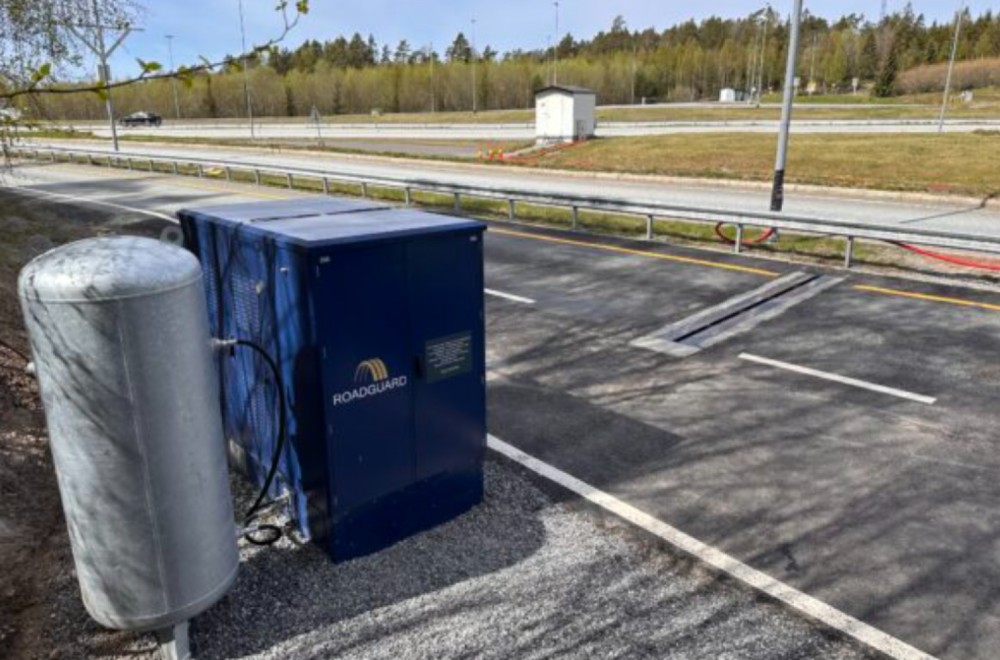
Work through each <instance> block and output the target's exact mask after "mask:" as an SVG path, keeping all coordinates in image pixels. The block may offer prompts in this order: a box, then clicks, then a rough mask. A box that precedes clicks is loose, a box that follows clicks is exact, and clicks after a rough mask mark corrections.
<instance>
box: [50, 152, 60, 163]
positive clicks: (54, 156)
mask: <svg viewBox="0 0 1000 660" xmlns="http://www.w3.org/2000/svg"><path fill="white" fill-rule="evenodd" d="M52 162H53V163H56V162H59V158H58V157H57V156H56V152H54V151H53V152H52Z"/></svg>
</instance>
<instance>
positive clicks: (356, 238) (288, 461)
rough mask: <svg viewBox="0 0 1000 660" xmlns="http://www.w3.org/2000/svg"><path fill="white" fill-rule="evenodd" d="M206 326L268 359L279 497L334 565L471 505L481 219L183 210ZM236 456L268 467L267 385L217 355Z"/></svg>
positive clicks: (349, 207) (331, 206) (243, 362)
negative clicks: (280, 446)
mask: <svg viewBox="0 0 1000 660" xmlns="http://www.w3.org/2000/svg"><path fill="white" fill-rule="evenodd" d="M179 215H180V217H181V221H182V226H183V227H184V233H185V240H186V242H187V244H188V246H189V248H190V249H191V250H193V251H194V252H195V253H196V254H197V255H198V256H199V258H200V259H201V261H202V264H203V267H204V269H205V273H206V278H205V279H206V294H207V296H208V299H209V308H210V317H211V321H212V325H213V331H214V332H215V333H216V335H217V336H220V337H241V338H246V339H250V340H252V341H256V342H257V343H258V344H260V345H261V346H263V347H264V348H265V349H266V350H267V351H268V352H270V353H271V355H273V356H274V357H275V358H276V359H277V360H278V362H279V364H280V366H281V370H282V374H283V380H284V387H285V394H286V398H287V402H288V408H289V410H288V413H289V422H290V423H289V436H288V439H289V443H288V447H287V450H286V451H285V452H284V455H283V457H282V461H281V465H280V470H279V481H280V484H279V485H278V486H277V487H276V490H275V493H274V494H277V492H278V491H279V490H287V491H288V492H289V493H290V494H291V496H292V503H293V506H292V510H293V515H294V517H295V522H296V525H297V526H298V528H299V531H300V532H301V533H302V534H303V535H305V536H307V537H309V538H311V539H312V540H314V541H316V542H317V543H320V544H322V545H323V547H324V548H325V549H326V550H327V551H328V552H329V553H330V555H331V556H332V557H333V558H334V559H335V560H342V559H349V558H352V557H357V556H360V555H364V554H367V553H370V552H373V551H376V550H378V549H380V548H383V547H385V546H387V545H389V544H391V543H394V542H395V541H397V540H399V539H402V538H404V537H406V536H408V535H410V534H413V533H415V532H417V531H420V530H423V529H427V528H429V527H431V526H433V525H435V524H438V523H440V522H443V521H445V520H448V519H450V518H451V517H453V516H455V515H458V514H459V513H461V512H463V511H465V510H467V509H468V508H470V507H471V506H474V505H475V504H477V503H478V502H480V501H481V500H482V492H483V484H482V461H483V455H484V451H485V438H486V421H485V420H486V397H485V357H484V356H485V338H484V325H483V253H482V234H483V231H484V230H485V226H484V225H483V224H482V223H479V222H475V221H469V220H464V219H456V218H449V217H445V216H438V215H434V214H429V213H424V212H420V211H415V210H410V209H389V208H387V207H385V206H384V205H380V204H377V203H374V202H363V201H353V200H339V199H333V198H319V199H310V200H294V201H282V202H277V203H265V204H248V205H238V206H227V207H214V208H206V209H200V210H190V211H182V212H180V214H179ZM219 359H220V365H219V369H220V375H221V379H220V380H221V402H222V406H223V413H224V414H223V417H224V422H225V428H226V433H227V436H228V439H229V440H230V444H231V448H232V453H233V454H234V456H235V457H236V459H237V463H238V464H240V465H241V466H242V467H243V468H244V469H245V470H246V472H247V473H248V474H249V475H250V476H251V477H252V478H253V479H255V480H256V481H257V482H258V483H261V482H262V481H263V476H264V474H265V473H266V471H267V468H268V467H269V464H270V457H271V453H272V451H273V441H274V434H275V428H276V427H275V424H276V419H277V411H276V409H275V406H276V401H277V396H276V392H275V391H274V386H275V385H274V384H273V383H269V382H268V380H269V379H268V377H267V373H266V370H265V369H264V368H263V367H264V365H262V364H260V363H259V358H256V357H255V356H254V355H252V354H250V352H249V351H248V352H246V354H241V353H239V352H236V353H234V354H233V355H231V356H229V355H226V356H221V357H220V358H219Z"/></svg>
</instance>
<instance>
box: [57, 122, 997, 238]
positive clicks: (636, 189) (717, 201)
mask: <svg viewBox="0 0 1000 660" xmlns="http://www.w3.org/2000/svg"><path fill="white" fill-rule="evenodd" d="M45 144H51V145H53V146H60V147H65V148H70V149H72V148H88V149H100V150H103V151H110V147H109V146H108V145H106V144H103V143H93V142H81V141H78V140H74V141H64V142H61V143H59V142H46V143H45ZM123 153H131V154H137V155H142V154H147V155H156V156H183V157H201V158H218V159H224V160H231V161H238V162H244V163H258V164H266V165H275V166H282V165H287V166H296V167H308V168H315V169H319V170H322V171H327V172H331V173H341V174H353V175H362V176H379V177H397V178H415V177H416V178H421V179H425V180H428V181H434V182H445V183H458V184H464V185H469V186H479V187H491V186H493V187H504V188H509V189H513V190H524V191H533V192H549V193H567V194H574V195H583V196H587V195H594V194H599V195H600V196H602V197H609V198H613V199H621V200H627V201H631V202H641V201H651V202H658V203H668V204H675V205H682V206H691V207H705V208H713V209H720V210H743V211H746V210H750V211H760V212H767V211H768V209H769V200H770V192H769V191H768V190H767V189H765V188H763V187H747V186H727V185H725V184H702V183H698V184H695V183H682V182H677V181H670V182H667V181H661V180H657V181H649V180H647V181H643V180H641V179H637V178H631V179H629V178H621V179H619V178H611V177H608V178H600V179H596V178H593V177H591V176H588V175H586V174H584V175H583V176H569V175H565V174H558V173H553V172H546V171H542V170H532V169H528V168H514V167H497V166H488V165H487V166H472V165H466V164H460V163H445V162H436V163H429V162H420V163H416V162H410V161H406V160H399V159H395V160H394V159H383V158H363V159H360V158H353V157H350V156H343V155H337V154H323V155H316V154H308V153H294V152H284V153H280V154H274V153H269V152H265V151H253V150H249V149H233V148H216V147H197V146H166V145H155V146H154V145H143V146H137V147H128V148H126V150H125V151H124V152H123ZM785 212H786V213H788V214H791V215H803V216H812V217H820V218H827V219H831V220H842V221H854V222H861V223H867V224H874V225H893V224H896V225H900V226H905V227H909V228H925V229H940V230H946V231H955V232H962V233H966V234H971V235H984V236H1000V209H997V208H996V207H994V206H988V207H984V205H983V204H982V203H979V202H975V201H970V202H961V203H960V202H954V201H952V202H949V201H946V200H941V201H937V200H935V201H919V202H914V201H901V200H897V199H891V198H886V197H884V196H883V197H872V196H867V195H863V194H858V195H845V194H841V193H839V192H837V193H824V194H817V193H800V192H795V191H793V190H789V191H788V193H787V201H786V205H785Z"/></svg>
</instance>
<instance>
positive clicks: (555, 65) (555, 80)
mask: <svg viewBox="0 0 1000 660" xmlns="http://www.w3.org/2000/svg"><path fill="white" fill-rule="evenodd" d="M552 4H554V5H555V6H556V38H555V47H554V48H553V49H552V84H553V85H558V84H559V41H560V38H559V3H558V2H554V3H552Z"/></svg>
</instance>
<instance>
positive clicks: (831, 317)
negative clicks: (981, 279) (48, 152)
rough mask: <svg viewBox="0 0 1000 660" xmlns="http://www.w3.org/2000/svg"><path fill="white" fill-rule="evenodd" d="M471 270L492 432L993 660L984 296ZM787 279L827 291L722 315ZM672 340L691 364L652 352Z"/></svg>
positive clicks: (86, 177)
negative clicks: (708, 317)
mask: <svg viewBox="0 0 1000 660" xmlns="http://www.w3.org/2000/svg"><path fill="white" fill-rule="evenodd" d="M5 183H6V184H7V186H8V187H11V186H18V187H19V189H18V190H17V192H19V193H20V194H25V195H34V196H39V197H40V198H43V199H48V200H51V201H53V202H56V203H59V204H65V205H67V206H66V208H67V213H72V212H73V209H74V208H88V209H103V210H104V211H105V212H107V213H114V214H120V215H122V216H123V219H122V222H121V225H122V226H126V225H128V222H127V221H126V220H129V221H131V222H140V221H141V222H159V223H161V224H162V223H163V222H164V221H165V220H166V219H169V218H170V217H171V215H172V214H173V213H174V212H175V211H176V210H177V209H179V208H183V207H194V206H206V205H211V204H217V203H231V202H233V201H237V200H241V199H242V200H258V201H266V200H272V199H280V198H285V197H288V196H295V195H297V194H298V193H293V192H289V191H283V190H274V189H254V188H251V187H246V186H238V185H229V184H225V183H221V182H215V181H199V180H194V179H190V178H183V179H179V178H171V177H168V176H163V175H153V174H148V173H142V172H131V173H130V172H123V171H107V170H101V169H95V168H89V167H80V166H71V165H65V164H59V165H48V164H41V165H37V164H36V165H30V166H26V167H24V168H18V169H17V170H16V171H15V173H14V174H13V175H12V176H11V177H9V178H8V179H7V181H6V182H5ZM567 185H568V183H567ZM580 185H591V186H593V182H583V183H582V184H580ZM601 185H602V187H603V186H604V183H603V182H602V184H601ZM629 185H633V184H629ZM731 195H732V197H731V198H730V200H731V202H732V203H735V200H736V199H737V198H738V196H739V193H735V192H733V193H731ZM755 203H756V202H755ZM831 203H832V202H831ZM872 208H880V207H879V206H874V207H872ZM889 208H891V209H896V212H899V213H902V212H903V211H899V209H898V208H897V207H894V206H890V207H889ZM904 208H905V207H904ZM991 217H992V216H991ZM937 221H938V222H942V221H946V220H944V219H940V218H939V219H938V220H937ZM486 260H487V263H486V286H487V288H488V289H489V295H488V306H487V310H486V311H487V322H488V355H487V358H488V363H489V368H490V376H489V406H490V408H489V424H490V433H491V434H492V435H494V436H496V437H497V438H499V439H502V440H503V441H504V442H506V443H509V444H510V445H512V446H514V447H516V448H517V449H518V450H520V451H522V452H526V453H527V454H529V455H530V456H532V457H536V458H537V459H539V460H541V461H544V462H545V464H547V465H550V466H553V468H555V469H558V470H560V471H562V472H563V473H565V474H568V475H572V476H573V477H574V478H575V479H578V480H581V481H582V482H584V483H586V484H591V485H593V487H595V488H599V489H601V491H602V492H605V493H608V494H610V495H611V496H613V497H615V498H617V499H618V500H620V501H622V502H625V503H627V504H628V505H629V506H632V507H635V508H637V509H638V510H641V511H642V512H644V514H645V515H647V516H651V517H653V518H655V519H656V520H657V521H661V522H662V523H663V524H665V525H669V526H671V527H672V528H674V529H677V530H681V531H682V532H684V533H686V534H688V535H691V536H692V537H694V538H696V539H698V540H700V541H701V542H703V543H704V544H707V545H708V547H710V548H715V549H718V550H721V551H724V552H725V553H728V554H729V555H730V556H732V557H735V558H737V559H738V560H740V561H741V562H744V563H745V564H746V565H748V566H750V567H752V568H753V569H755V570H758V571H762V572H763V573H765V574H766V575H768V576H770V578H771V579H772V580H773V581H774V582H775V583H776V584H778V585H787V586H789V587H791V588H794V589H796V590H799V591H801V592H803V593H806V594H809V595H810V596H812V597H814V598H817V599H819V600H820V601H822V602H824V603H827V604H829V605H830V606H832V607H834V608H837V610H839V611H841V612H844V613H846V615H849V616H851V617H855V618H857V619H858V620H860V621H863V622H864V623H866V624H868V625H870V626H874V627H875V628H877V629H878V630H880V631H884V633H885V634H887V635H889V636H891V637H892V638H893V639H896V640H901V642H902V643H905V644H906V645H908V646H906V647H905V648H914V649H919V650H920V651H923V652H925V653H927V654H931V655H933V656H936V657H939V658H942V659H944V660H959V659H963V660H992V659H993V658H995V657H996V650H997V649H998V648H1000V627H998V626H997V625H996V622H997V621H998V620H1000V596H998V594H1000V588H998V587H1000V531H998V530H1000V507H998V506H997V503H998V502H1000V479H998V478H997V476H998V474H1000V455H998V453H997V452H996V437H997V429H998V421H1000V417H998V414H997V407H996V403H995V402H996V401H997V400H998V398H1000V371H998V369H997V368H996V366H995V363H996V355H997V354H998V353H1000V295H997V294H995V293H988V292H982V291H973V290H969V289H963V288H960V287H949V286H940V285H931V284H926V283H919V282H913V281H906V280H897V279H890V278H880V277H874V276H870V275H864V274H858V273H848V272H845V271H842V270H836V269H831V270H828V269H818V268H804V267H801V266H797V265H793V264H781V263H774V262H764V261H758V260H754V259H751V258H745V257H736V256H731V255H724V254H718V253H710V252H705V251H699V250H695V249H684V248H679V247H675V246H663V245H656V246H653V245H651V244H648V243H642V242H637V241H628V240H622V239H611V238H603V239H602V238H597V237H591V236H585V235H581V234H572V233H567V232H560V231H554V230H544V229H539V228H532V227H526V226H523V225H514V224H508V223H492V224H491V228H490V231H489V232H488V233H487V239H486ZM789 278H791V279H792V280H795V279H796V278H799V279H798V280H797V281H809V282H812V283H813V284H822V286H813V284H807V285H806V286H805V287H800V288H798V289H795V292H793V293H790V294H788V296H787V297H786V298H784V299H782V298H780V297H774V298H770V299H768V301H767V303H766V304H764V305H756V306H754V307H753V308H752V309H751V308H747V309H745V310H744V311H738V310H737V312H738V313H735V316H733V314H734V312H733V309H734V308H733V307H732V306H733V305H734V304H736V302H737V301H738V299H739V298H741V297H744V298H745V297H746V296H748V295H749V296H754V295H758V296H759V295H761V294H760V292H761V291H763V290H764V288H766V287H772V288H773V287H774V286H775V283H780V282H781V281H788V280H789ZM802 278H805V280H802ZM810 287H812V288H810ZM715 310H723V311H724V312H725V314H728V315H729V316H726V317H718V318H723V319H724V320H723V321H722V322H718V323H716V322H713V323H710V324H709V323H705V324H703V325H702V326H693V325H691V324H692V323H693V322H694V320H696V319H698V318H701V319H702V320H704V319H705V314H706V313H713V311H715ZM677 323H682V324H685V323H686V324H688V331H687V332H686V334H685V335H684V336H683V337H680V338H679V339H678V343H683V344H684V345H685V346H687V347H688V348H689V349H691V351H689V352H688V353H687V354H686V355H685V356H680V355H677V354H673V355H672V354H669V353H667V352H663V351H661V350H659V349H656V348H655V347H652V346H653V343H651V342H649V341H648V340H649V338H650V337H655V336H659V335H662V333H663V329H664V328H670V327H673V326H675V325H676V324H677ZM695 349H697V350H695ZM904 650H905V649H904ZM788 657H796V656H788ZM798 657H801V656H798ZM894 657H896V658H907V659H914V658H918V657H920V658H924V659H925V660H926V658H927V657H928V656H926V655H921V654H919V653H917V652H914V653H910V652H909V651H907V652H906V653H903V652H902V651H901V652H900V653H899V654H898V655H895V656H894Z"/></svg>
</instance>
